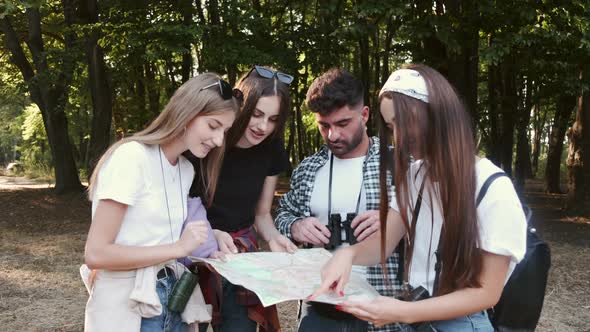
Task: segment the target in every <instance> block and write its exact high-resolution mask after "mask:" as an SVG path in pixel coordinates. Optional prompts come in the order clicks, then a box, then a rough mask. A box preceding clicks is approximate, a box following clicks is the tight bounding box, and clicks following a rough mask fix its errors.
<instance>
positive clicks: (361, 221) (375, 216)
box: [350, 210, 379, 241]
mask: <svg viewBox="0 0 590 332" xmlns="http://www.w3.org/2000/svg"><path fill="white" fill-rule="evenodd" d="M350 227H352V228H353V229H354V236H355V237H356V239H357V240H358V241H362V240H364V239H366V238H368V237H369V236H371V234H373V233H375V232H376V231H378V230H379V210H370V211H365V212H363V213H359V215H358V216H356V218H354V219H353V220H352V223H351V224H350Z"/></svg>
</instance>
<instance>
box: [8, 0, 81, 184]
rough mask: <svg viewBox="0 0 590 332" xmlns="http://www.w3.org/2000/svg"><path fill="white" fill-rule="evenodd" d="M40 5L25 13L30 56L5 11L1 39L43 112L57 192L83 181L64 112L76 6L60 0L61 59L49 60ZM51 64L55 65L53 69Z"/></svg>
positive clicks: (69, 79)
mask: <svg viewBox="0 0 590 332" xmlns="http://www.w3.org/2000/svg"><path fill="white" fill-rule="evenodd" d="M40 9H41V8H40V7H39V6H30V7H28V8H26V9H25V13H24V18H25V19H26V21H27V28H28V32H29V34H28V38H27V40H26V45H27V46H28V52H27V53H29V54H30V55H31V57H30V58H28V57H27V55H26V54H27V53H25V50H24V49H23V48H22V46H21V45H22V42H23V41H22V40H21V39H20V37H19V35H18V34H17V32H16V31H15V30H14V27H13V25H12V22H13V21H14V19H15V17H14V16H13V15H5V16H4V17H3V18H1V19H0V29H1V30H2V32H3V33H4V43H5V46H6V48H7V49H8V50H9V51H10V57H11V61H12V62H13V63H14V65H15V66H17V67H18V68H19V70H20V72H21V74H22V76H23V79H24V81H25V82H26V83H27V84H28V88H29V93H30V95H31V99H32V100H33V102H34V103H35V104H37V106H38V107H39V109H40V110H41V114H42V115H43V123H44V125H45V131H46V133H47V138H48V141H49V146H50V149H51V155H52V159H53V164H54V168H55V190H56V192H58V193H65V192H69V191H79V190H81V189H82V185H81V184H80V179H79V177H78V170H77V168H76V164H75V162H74V156H73V153H72V144H71V142H70V138H69V134H68V120H67V118H66V114H65V107H66V104H67V100H68V95H69V92H70V83H71V80H72V74H73V70H74V61H75V59H74V54H75V53H74V50H73V48H74V41H75V40H74V38H75V36H74V34H73V29H72V25H73V24H74V15H75V7H74V3H73V0H63V1H62V9H63V13H62V14H63V17H64V23H65V24H64V31H65V32H64V33H63V53H62V56H61V58H60V59H59V62H61V63H52V61H51V60H52V59H50V58H49V57H48V52H46V50H45V44H44V36H43V33H42V28H41V17H42V14H41V10H40ZM15 14H16V13H15ZM31 62H32V64H31ZM52 66H55V67H57V68H58V69H57V70H54V69H55V68H52Z"/></svg>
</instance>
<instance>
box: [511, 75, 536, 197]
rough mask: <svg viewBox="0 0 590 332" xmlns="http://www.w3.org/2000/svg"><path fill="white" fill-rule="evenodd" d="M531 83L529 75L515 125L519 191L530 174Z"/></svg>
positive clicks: (516, 170)
mask: <svg viewBox="0 0 590 332" xmlns="http://www.w3.org/2000/svg"><path fill="white" fill-rule="evenodd" d="M532 88H533V84H532V81H531V79H530V77H527V78H526V91H525V93H526V95H525V103H524V106H523V109H521V110H520V111H519V115H518V124H517V126H516V133H517V134H516V135H517V139H516V162H515V165H514V174H515V176H514V180H515V183H514V185H515V187H516V190H517V191H518V192H519V193H522V190H523V189H524V182H525V179H526V178H530V176H531V173H532V172H531V150H530V144H529V135H528V133H529V130H528V127H529V122H530V120H531V100H532V99H531V98H532V97H531V92H532Z"/></svg>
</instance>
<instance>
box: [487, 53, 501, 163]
mask: <svg viewBox="0 0 590 332" xmlns="http://www.w3.org/2000/svg"><path fill="white" fill-rule="evenodd" d="M498 72H499V69H498V66H495V65H490V66H489V67H488V116H489V119H490V132H489V135H488V137H489V139H488V150H489V151H488V158H489V159H490V160H491V161H492V162H493V163H494V164H496V165H498V166H500V165H501V162H500V147H501V146H502V145H501V140H500V137H501V136H500V134H501V132H500V128H499V122H500V121H499V117H498V103H499V101H498V99H499V95H500V91H499V88H498V86H499V84H498V76H499V75H498Z"/></svg>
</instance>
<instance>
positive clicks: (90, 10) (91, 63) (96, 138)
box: [80, 0, 113, 176]
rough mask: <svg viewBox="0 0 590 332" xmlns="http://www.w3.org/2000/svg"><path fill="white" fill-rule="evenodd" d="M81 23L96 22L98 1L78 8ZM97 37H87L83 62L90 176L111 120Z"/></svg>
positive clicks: (105, 142) (108, 87)
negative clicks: (88, 110) (88, 114)
mask: <svg viewBox="0 0 590 332" xmlns="http://www.w3.org/2000/svg"><path fill="white" fill-rule="evenodd" d="M80 17H81V19H82V22H83V23H86V24H95V23H97V22H98V1H97V0H87V1H85V2H84V3H83V4H82V5H81V6H80ZM98 38H99V33H98V31H92V32H90V33H89V34H88V35H87V36H86V59H87V61H88V85H89V87H90V97H91V98H92V125H91V131H90V144H89V149H88V153H87V154H88V157H87V158H86V159H87V164H86V167H87V170H88V175H89V176H90V175H91V174H92V172H93V171H94V166H95V165H96V162H97V161H98V159H99V158H100V156H101V155H102V154H103V153H104V152H105V151H106V149H107V148H108V146H109V143H110V137H111V122H112V116H113V96H112V84H111V81H110V77H109V74H108V70H107V66H106V63H105V61H104V52H103V50H102V48H101V47H100V46H99V45H98Z"/></svg>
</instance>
